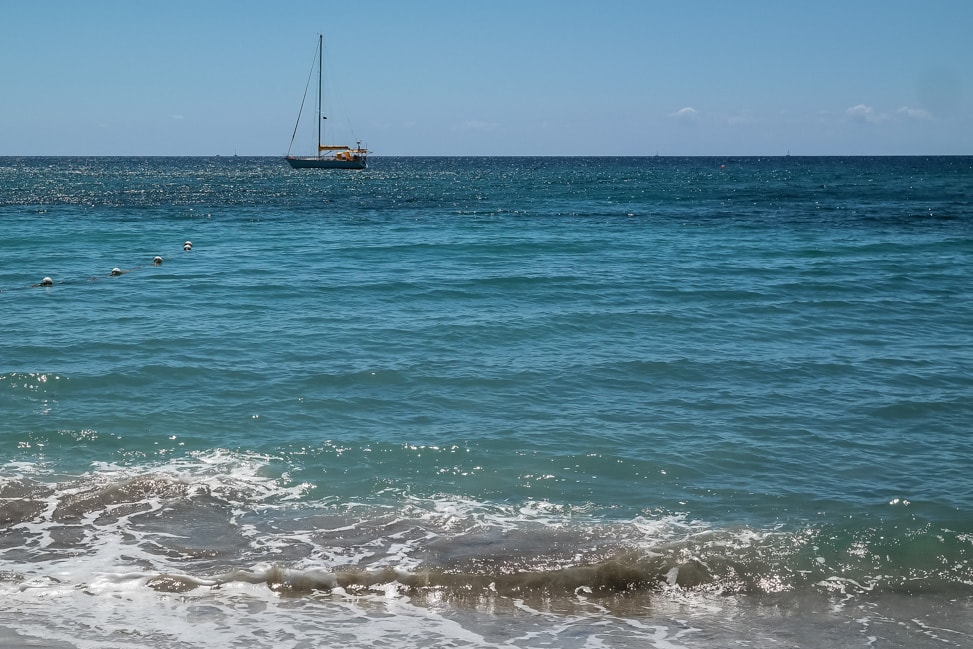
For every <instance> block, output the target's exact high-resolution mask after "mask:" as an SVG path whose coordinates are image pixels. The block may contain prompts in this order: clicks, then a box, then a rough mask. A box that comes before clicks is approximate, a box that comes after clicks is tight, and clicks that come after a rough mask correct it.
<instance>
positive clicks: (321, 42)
mask: <svg viewBox="0 0 973 649" xmlns="http://www.w3.org/2000/svg"><path fill="white" fill-rule="evenodd" d="M323 49H324V34H318V157H319V158H320V157H321V124H322V123H323V122H324V119H325V118H324V114H323V111H324V106H323V105H321V63H322V62H323V61H324V54H323V52H322V50H323Z"/></svg>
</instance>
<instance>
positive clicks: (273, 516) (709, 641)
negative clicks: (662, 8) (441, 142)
mask: <svg viewBox="0 0 973 649" xmlns="http://www.w3.org/2000/svg"><path fill="white" fill-rule="evenodd" d="M0 227H2V232H3V236H2V237H0V332H2V333H0V413H2V418H0V589H2V590H3V591H4V593H5V600H6V601H7V602H9V604H8V605H7V606H6V609H5V610H4V611H0V632H2V631H4V630H6V631H7V632H8V634H11V637H14V636H13V635H12V634H14V633H15V632H16V633H19V634H22V635H24V636H28V637H33V638H43V639H44V640H45V641H46V642H49V643H55V642H58V641H61V642H68V643H73V644H71V645H70V646H77V647H113V646H117V644H113V643H117V641H118V638H119V637H138V638H139V644H140V646H151V647H172V648H173V649H176V648H179V649H182V648H185V647H197V646H199V647H202V646H234V645H235V644H239V643H246V644H247V646H255V647H263V646H268V647H269V646H280V643H282V642H283V643H285V646H295V647H299V646H305V645H304V644H302V643H306V644H307V646H311V645H317V644H319V643H320V640H321V639H323V638H330V639H331V640H329V641H334V638H336V637H340V639H341V640H340V641H341V642H343V643H344V644H346V645H347V646H366V645H371V644H374V643H375V642H391V643H394V644H396V645H398V646H417V647H419V646H421V647H430V646H490V647H492V646H525V647H526V646H531V647H533V646H558V647H567V646H578V647H583V646H590V647H596V646H597V647H602V646H610V647H615V646H619V647H621V646H626V647H627V646H632V647H635V646H660V647H661V646H666V647H681V646H684V647H717V646H727V645H730V644H734V643H738V642H744V641H747V642H749V641H755V640H754V638H757V639H758V640H759V639H760V638H762V639H763V642H759V641H758V640H757V641H758V644H762V645H763V646H808V647H810V646H824V645H827V646H849V647H851V646H911V647H925V646H929V647H932V646H937V647H938V646H943V644H944V643H945V644H946V645H947V646H950V645H952V646H970V645H971V644H973V625H971V623H970V621H969V620H970V619H973V616H971V615H970V612H971V608H973V453H971V452H970V447H969V439H970V432H971V424H970V422H971V421H973V344H971V343H973V300H971V297H973V281H971V278H970V268H971V262H973V158H968V157H938V158H937V157H933V158H911V157H910V158H800V157H787V158H729V159H717V158H686V159H677V158H617V159H609V158H510V159H503V158H385V159H382V158H377V159H374V160H373V162H372V166H371V168H370V169H368V170H366V171H363V172H315V171H294V170H291V169H289V168H288V167H287V166H286V165H285V164H284V162H283V161H282V160H279V159H271V158H236V157H233V158H211V159H206V158H182V159H179V158H0ZM186 241H191V242H192V249H191V250H190V251H185V250H184V249H183V244H184V242H186ZM156 255H159V256H162V257H163V258H164V261H163V263H162V264H161V265H158V266H156V265H153V263H152V260H153V257H154V256H156ZM113 268H118V269H120V270H121V271H123V272H122V274H121V275H119V276H112V275H111V270H112V269H113ZM44 277H50V278H51V280H52V282H53V286H50V287H42V286H38V284H39V283H40V282H41V280H42V278H44ZM100 602H109V603H112V607H110V608H111V612H110V613H104V612H103V613H97V614H95V613H93V611H96V610H102V609H99V606H100V605H101V604H100ZM118 602H123V603H118ZM105 610H107V609H105ZM92 615H96V617H97V616H101V617H99V618H98V619H97V621H96V622H90V623H87V622H85V623H84V624H82V627H83V628H82V630H81V631H78V630H77V627H78V625H79V624H80V623H82V622H84V621H86V620H88V619H89V618H90V616H92ZM782 618H783V619H782ZM187 621H189V622H190V624H188V625H187V624H186V622H187ZM130 634H137V635H135V636H131V635H130ZM335 634H337V635H335ZM787 642H789V643H790V644H786V643H787ZM822 642H823V644H821V643H822ZM287 643H289V644H287ZM780 643H783V644H780ZM2 646H4V644H3V640H2V639H0V647H2ZM51 646H54V645H53V644H52V645H51Z"/></svg>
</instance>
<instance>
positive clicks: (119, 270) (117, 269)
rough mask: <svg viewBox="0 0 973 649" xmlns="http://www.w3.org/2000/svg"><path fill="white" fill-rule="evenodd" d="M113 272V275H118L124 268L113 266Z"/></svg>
mask: <svg viewBox="0 0 973 649" xmlns="http://www.w3.org/2000/svg"><path fill="white" fill-rule="evenodd" d="M111 274H112V276H113V277H118V276H119V275H121V274H122V269H121V268H117V267H116V268H112V269H111Z"/></svg>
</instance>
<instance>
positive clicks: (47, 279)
mask: <svg viewBox="0 0 973 649" xmlns="http://www.w3.org/2000/svg"><path fill="white" fill-rule="evenodd" d="M41 286H54V280H53V279H51V278H50V277H45V278H44V279H42V280H41Z"/></svg>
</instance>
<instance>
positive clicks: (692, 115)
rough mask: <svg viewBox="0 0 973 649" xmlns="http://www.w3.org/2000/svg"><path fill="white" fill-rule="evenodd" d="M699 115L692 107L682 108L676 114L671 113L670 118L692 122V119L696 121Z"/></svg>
mask: <svg viewBox="0 0 973 649" xmlns="http://www.w3.org/2000/svg"><path fill="white" fill-rule="evenodd" d="M698 114H699V111H698V110H696V109H695V108H693V107H692V106H686V107H684V108H680V109H679V110H677V111H676V112H674V113H669V117H674V118H676V119H683V120H691V119H696V116H697V115H698Z"/></svg>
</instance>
